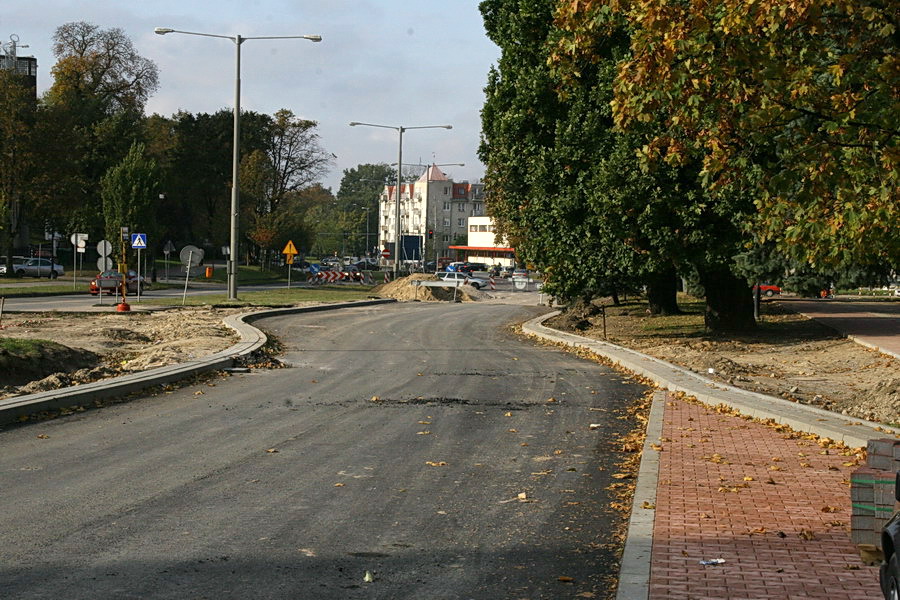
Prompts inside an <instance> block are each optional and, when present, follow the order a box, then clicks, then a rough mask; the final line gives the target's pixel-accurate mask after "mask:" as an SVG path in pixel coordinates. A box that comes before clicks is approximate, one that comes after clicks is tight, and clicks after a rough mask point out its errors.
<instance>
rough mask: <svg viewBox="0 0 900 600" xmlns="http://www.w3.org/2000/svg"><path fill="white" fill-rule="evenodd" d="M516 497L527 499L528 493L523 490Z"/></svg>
mask: <svg viewBox="0 0 900 600" xmlns="http://www.w3.org/2000/svg"><path fill="white" fill-rule="evenodd" d="M517 497H518V498H519V500H528V494H527V493H525V492H519V495H518V496H517Z"/></svg>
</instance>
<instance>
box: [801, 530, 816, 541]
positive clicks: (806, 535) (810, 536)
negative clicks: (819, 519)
mask: <svg viewBox="0 0 900 600" xmlns="http://www.w3.org/2000/svg"><path fill="white" fill-rule="evenodd" d="M797 535H798V536H800V537H801V538H802V539H804V540H814V539H816V534H814V533H813V532H812V531H810V530H808V529H801V530H800V533H798V534H797Z"/></svg>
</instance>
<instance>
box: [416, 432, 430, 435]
mask: <svg viewBox="0 0 900 600" xmlns="http://www.w3.org/2000/svg"><path fill="white" fill-rule="evenodd" d="M416 435H431V432H430V431H417V432H416Z"/></svg>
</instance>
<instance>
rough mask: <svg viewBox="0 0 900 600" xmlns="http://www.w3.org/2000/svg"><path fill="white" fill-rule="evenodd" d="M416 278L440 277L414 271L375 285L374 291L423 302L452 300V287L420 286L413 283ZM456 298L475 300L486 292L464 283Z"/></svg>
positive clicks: (431, 279) (430, 279)
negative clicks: (394, 279)
mask: <svg viewBox="0 0 900 600" xmlns="http://www.w3.org/2000/svg"><path fill="white" fill-rule="evenodd" d="M414 280H419V281H438V277H437V275H432V274H430V273H413V274H412V275H409V276H407V277H401V278H399V279H397V280H396V281H391V282H390V283H384V284H381V285H378V286H375V287H374V288H372V293H373V294H376V295H378V296H381V297H383V298H394V299H396V300H422V301H423V302H451V301H452V300H453V288H452V287H418V286H415V285H413V284H412V282H413V281H414ZM456 298H457V299H458V300H462V301H463V302H473V301H477V300H480V299H481V298H484V293H483V292H481V291H479V290H476V289H475V288H473V287H472V286H470V285H463V286H460V287H459V289H458V290H457V291H456Z"/></svg>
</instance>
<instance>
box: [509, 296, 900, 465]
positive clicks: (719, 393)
mask: <svg viewBox="0 0 900 600" xmlns="http://www.w3.org/2000/svg"><path fill="white" fill-rule="evenodd" d="M558 314H559V311H555V312H552V313H548V314H545V315H541V316H539V317H536V318H534V319H532V320H530V321H528V322H526V323H524V324H523V325H522V330H523V331H524V332H525V333H528V334H531V335H535V336H537V337H541V338H544V339H548V340H551V341H555V342H559V343H562V344H564V345H567V346H573V347H578V348H585V349H587V350H590V351H591V352H594V353H596V354H598V355H600V356H605V357H606V358H608V359H610V360H612V361H613V362H614V363H617V364H618V365H619V366H621V367H622V368H624V369H626V370H628V371H631V372H632V373H635V374H637V375H640V376H641V377H644V378H646V379H648V380H650V381H652V382H653V383H655V384H656V385H657V386H658V387H660V388H661V389H665V390H669V391H672V392H684V393H685V394H687V395H689V396H694V397H695V398H697V400H699V401H700V402H702V403H704V404H707V405H709V406H717V405H719V404H724V405H726V406H728V407H730V408H732V409H734V410H737V411H738V412H740V413H741V414H743V415H747V416H750V417H753V418H759V419H772V420H774V421H775V422H776V423H781V424H783V425H787V426H789V427H791V428H792V429H794V430H796V431H802V432H805V433H814V434H816V435H819V436H823V437H827V438H831V439H833V440H836V441H839V442H843V443H845V444H846V445H848V446H851V447H854V448H859V447H863V446H865V445H866V444H867V443H868V441H869V440H870V439H876V438H883V437H888V436H895V437H898V438H900V429H898V428H895V427H889V426H887V425H883V424H881V423H874V422H872V421H866V420H863V419H855V418H852V417H847V416H844V415H841V414H837V413H833V412H831V411H827V410H824V409H822V408H818V407H815V406H809V405H807V404H799V403H797V402H790V401H788V400H784V399H782V398H777V397H775V396H768V395H766V394H759V393H757V392H749V391H747V390H743V389H741V388H738V387H735V386H732V385H727V384H723V383H719V382H716V381H712V380H711V379H707V378H706V377H703V376H701V375H698V374H697V373H694V372H693V371H690V370H688V369H684V368H682V367H678V366H676V365H673V364H671V363H667V362H665V361H663V360H660V359H658V358H654V357H652V356H647V355H646V354H641V353H640V352H637V351H635V350H631V349H629V348H623V347H622V346H617V345H615V344H611V343H609V342H603V341H600V340H594V339H591V338H586V337H583V336H580V335H575V334H572V333H566V332H562V331H557V330H555V329H551V328H549V327H545V326H544V325H543V322H544V321H546V320H547V319H549V318H551V317H554V316H556V315H558Z"/></svg>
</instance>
